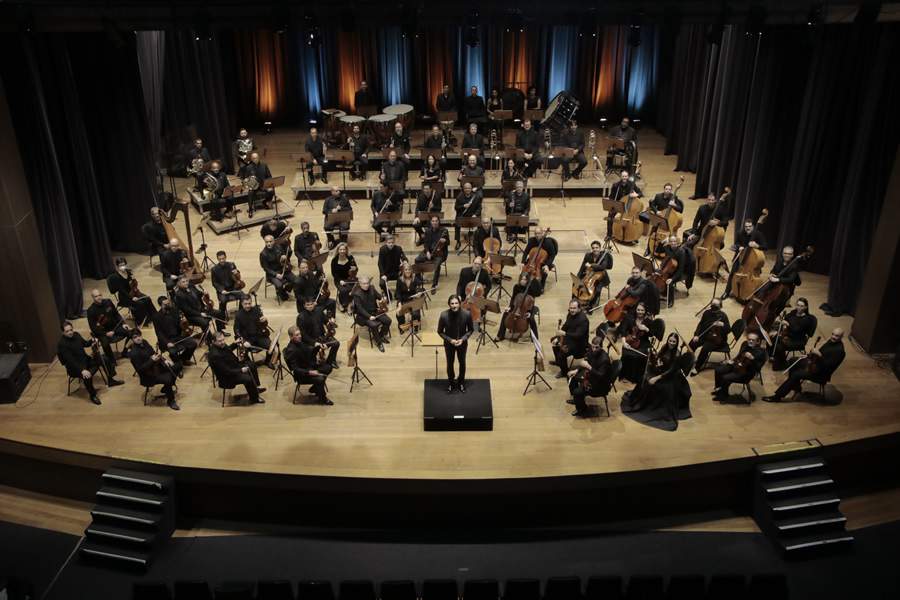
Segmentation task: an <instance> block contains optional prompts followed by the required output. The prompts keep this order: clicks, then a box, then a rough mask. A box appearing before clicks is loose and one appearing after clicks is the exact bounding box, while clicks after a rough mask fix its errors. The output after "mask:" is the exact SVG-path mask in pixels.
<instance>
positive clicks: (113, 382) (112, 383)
mask: <svg viewBox="0 0 900 600" xmlns="http://www.w3.org/2000/svg"><path fill="white" fill-rule="evenodd" d="M117 385H125V382H124V381H119V380H118V379H112V378H110V380H109V385H108V386H107V387H116V386H117Z"/></svg>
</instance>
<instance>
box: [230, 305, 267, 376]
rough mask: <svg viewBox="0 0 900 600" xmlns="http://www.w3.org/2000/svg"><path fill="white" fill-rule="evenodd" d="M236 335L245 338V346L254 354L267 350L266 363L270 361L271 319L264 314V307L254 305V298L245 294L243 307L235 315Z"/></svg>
mask: <svg viewBox="0 0 900 600" xmlns="http://www.w3.org/2000/svg"><path fill="white" fill-rule="evenodd" d="M234 335H235V337H236V338H241V339H243V340H244V347H245V348H247V350H248V351H249V352H250V353H251V354H252V353H254V352H265V353H266V357H265V359H264V360H263V362H264V363H268V362H269V346H271V345H272V340H271V338H270V337H269V320H268V319H267V318H266V317H265V316H264V315H263V312H262V308H260V307H259V306H253V298H251V297H250V296H244V298H243V300H241V308H240V309H238V311H237V314H236V315H235V316H234Z"/></svg>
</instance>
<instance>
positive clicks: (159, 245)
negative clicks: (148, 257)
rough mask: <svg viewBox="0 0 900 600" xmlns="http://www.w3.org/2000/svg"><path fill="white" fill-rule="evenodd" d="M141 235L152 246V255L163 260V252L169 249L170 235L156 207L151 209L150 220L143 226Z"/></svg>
mask: <svg viewBox="0 0 900 600" xmlns="http://www.w3.org/2000/svg"><path fill="white" fill-rule="evenodd" d="M141 235H143V236H144V240H146V241H147V243H148V244H149V245H150V254H155V255H156V256H158V257H160V259H161V258H162V255H163V252H165V251H166V250H168V249H169V234H167V233H166V228H165V227H163V224H162V213H160V212H159V208H157V207H156V206H154V207H152V208H151V209H150V220H149V221H147V222H146V223H144V224H143V225H141Z"/></svg>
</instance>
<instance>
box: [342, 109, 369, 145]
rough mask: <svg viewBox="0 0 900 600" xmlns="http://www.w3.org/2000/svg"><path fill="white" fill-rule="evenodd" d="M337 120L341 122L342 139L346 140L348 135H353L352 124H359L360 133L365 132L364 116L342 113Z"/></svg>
mask: <svg viewBox="0 0 900 600" xmlns="http://www.w3.org/2000/svg"><path fill="white" fill-rule="evenodd" d="M338 121H339V122H340V124H341V137H342V138H343V139H344V141H346V140H347V138H348V137H350V136H352V135H353V126H354V125H359V130H360V133H364V132H365V128H366V118H365V117H360V116H359V115H344V116H343V117H340V118H339V119H338Z"/></svg>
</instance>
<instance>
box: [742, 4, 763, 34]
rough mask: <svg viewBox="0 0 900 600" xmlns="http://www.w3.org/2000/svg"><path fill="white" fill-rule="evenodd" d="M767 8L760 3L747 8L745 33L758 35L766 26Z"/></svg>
mask: <svg viewBox="0 0 900 600" xmlns="http://www.w3.org/2000/svg"><path fill="white" fill-rule="evenodd" d="M766 14H767V13H766V8H765V7H764V6H762V5H760V4H754V5H752V6H751V7H750V8H749V9H747V29H746V31H745V32H744V34H745V35H746V36H747V37H758V36H761V35H762V34H763V31H764V30H765V28H766Z"/></svg>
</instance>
